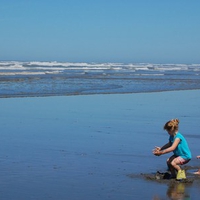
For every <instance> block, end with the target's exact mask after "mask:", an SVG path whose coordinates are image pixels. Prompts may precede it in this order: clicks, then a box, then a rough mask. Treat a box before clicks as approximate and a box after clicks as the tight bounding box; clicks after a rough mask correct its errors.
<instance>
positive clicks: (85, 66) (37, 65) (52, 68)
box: [0, 61, 200, 73]
mask: <svg viewBox="0 0 200 200" xmlns="http://www.w3.org/2000/svg"><path fill="white" fill-rule="evenodd" d="M0 70H1V71H4V70H6V71H13V70H16V71H31V70H35V71H36V70H37V71H49V72H47V73H50V72H51V73H54V72H58V71H59V73H60V72H62V71H63V70H116V71H120V70H130V71H133V70H135V71H138V70H143V71H145V70H146V71H148V70H149V71H173V70H176V71H185V70H193V71H200V64H153V63H128V64H124V63H86V62H83V63H81V62H80V63H72V62H56V61H53V62H39V61H33V62H18V61H0ZM30 73H31V72H30ZM32 73H33V72H32ZM35 73H36V72H35ZM38 73H39V72H38ZM41 73H45V72H41Z"/></svg>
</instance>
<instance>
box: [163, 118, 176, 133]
mask: <svg viewBox="0 0 200 200" xmlns="http://www.w3.org/2000/svg"><path fill="white" fill-rule="evenodd" d="M178 124H179V120H178V119H172V120H170V121H168V122H167V123H166V124H165V125H164V127H163V128H164V130H167V131H178Z"/></svg>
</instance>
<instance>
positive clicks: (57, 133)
mask: <svg viewBox="0 0 200 200" xmlns="http://www.w3.org/2000/svg"><path fill="white" fill-rule="evenodd" d="M199 99H200V91H199V90H189V91H172V92H158V93H136V94H112V95H86V96H84V95H83V96H63V97H34V98H1V99H0V105H1V106H0V125H1V139H0V169H1V170H0V177H1V178H0V186H1V187H0V199H2V200H16V199H20V200H27V199H34V200H35V199H38V200H40V199H41V200H44V199H53V200H58V199H59V200H64V199H65V200H66V199H71V200H85V199H95V200H100V199H101V200H102V199H104V200H106V199H113V200H121V199H126V200H129V199H130V200H133V199H155V200H158V199H170V198H171V199H172V197H170V194H171V193H170V192H169V190H170V189H171V187H170V185H169V184H168V183H166V182H165V183H158V182H154V181H150V180H146V179H144V178H143V177H142V176H140V174H141V173H149V174H151V173H155V172H156V171H157V170H161V171H164V170H166V164H165V160H166V159H167V157H169V154H168V155H163V156H161V157H155V156H153V155H152V149H153V148H154V146H155V145H159V146H161V145H163V144H165V143H166V142H167V140H168V135H167V133H166V132H165V131H164V130H163V125H164V123H165V122H166V121H168V120H170V119H172V118H179V120H180V132H181V133H182V134H183V135H184V136H185V137H186V139H187V141H188V143H189V146H190V149H191V151H192V154H193V158H192V160H191V161H190V162H189V163H188V164H187V165H189V166H191V167H192V169H191V170H189V171H187V173H188V174H190V173H191V174H192V173H193V172H194V171H195V170H196V169H197V168H198V166H199V167H200V161H199V160H197V159H196V158H195V157H196V155H200V147H199V141H200V134H199V130H200V125H199V121H200V111H199V108H200V101H199ZM130 175H132V176H130ZM181 188H182V190H181V191H182V193H181V194H182V195H183V197H182V199H184V198H185V197H187V198H188V199H192V200H194V199H199V195H200V189H199V182H198V181H194V182H193V183H192V184H190V185H184V186H182V187H181ZM183 188H184V189H183ZM174 191H175V192H177V188H175V189H174ZM174 199H175V198H174ZM177 199H178V198H177ZM179 199H180V198H179Z"/></svg>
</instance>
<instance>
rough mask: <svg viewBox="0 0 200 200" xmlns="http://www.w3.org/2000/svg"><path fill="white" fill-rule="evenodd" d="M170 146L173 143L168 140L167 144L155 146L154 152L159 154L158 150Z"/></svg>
mask: <svg viewBox="0 0 200 200" xmlns="http://www.w3.org/2000/svg"><path fill="white" fill-rule="evenodd" d="M170 146H171V143H170V142H168V143H167V144H165V145H163V146H162V147H157V146H155V148H154V149H153V151H152V152H153V154H154V155H156V156H158V155H157V152H159V151H162V150H163V149H166V148H168V147H170Z"/></svg>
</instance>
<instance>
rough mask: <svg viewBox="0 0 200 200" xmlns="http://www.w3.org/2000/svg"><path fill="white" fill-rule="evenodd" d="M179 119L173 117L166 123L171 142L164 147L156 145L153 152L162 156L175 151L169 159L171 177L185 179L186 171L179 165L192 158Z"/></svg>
mask: <svg viewBox="0 0 200 200" xmlns="http://www.w3.org/2000/svg"><path fill="white" fill-rule="evenodd" d="M178 124H179V120H178V119H172V120H170V121H168V122H167V123H166V124H165V125H164V130H166V131H167V132H168V134H169V142H168V143H167V144H165V145H164V146H163V147H155V149H154V150H153V154H154V155H156V156H160V155H162V154H166V153H170V152H173V153H174V154H173V155H172V156H171V157H170V158H168V159H167V166H168V168H169V170H170V172H171V178H176V179H177V180H181V179H185V178H186V175H185V171H184V170H181V168H180V166H179V165H183V164H186V163H188V162H189V161H190V159H191V157H192V156H191V152H190V149H189V147H188V144H187V141H186V140H185V138H184V137H183V135H182V134H181V133H179V132H178Z"/></svg>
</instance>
